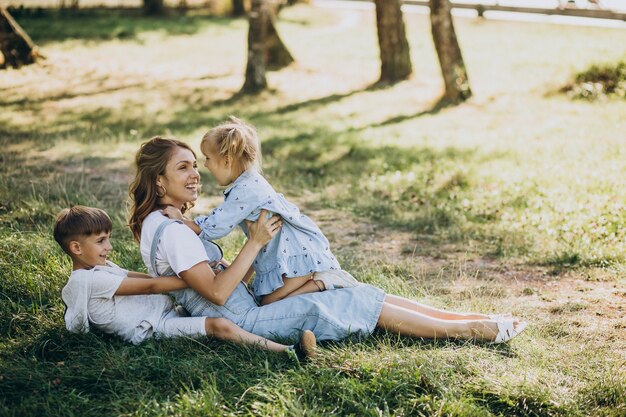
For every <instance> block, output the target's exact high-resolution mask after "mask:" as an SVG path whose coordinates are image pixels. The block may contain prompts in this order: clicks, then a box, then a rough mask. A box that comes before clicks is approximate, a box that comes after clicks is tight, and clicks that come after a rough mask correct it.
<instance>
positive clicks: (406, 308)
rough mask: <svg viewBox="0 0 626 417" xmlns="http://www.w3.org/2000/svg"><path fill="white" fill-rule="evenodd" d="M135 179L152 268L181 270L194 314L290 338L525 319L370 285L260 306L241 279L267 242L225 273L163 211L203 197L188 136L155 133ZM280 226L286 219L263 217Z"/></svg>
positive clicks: (182, 299) (483, 331)
mask: <svg viewBox="0 0 626 417" xmlns="http://www.w3.org/2000/svg"><path fill="white" fill-rule="evenodd" d="M135 162H136V165H137V173H136V176H135V179H134V181H133V182H132V184H131V186H130V195H131V198H132V208H131V215H130V222H129V224H130V227H131V230H132V231H133V234H134V236H135V239H137V240H139V241H140V247H141V255H142V258H143V260H144V262H145V263H146V265H147V267H148V270H149V272H150V274H151V275H155V276H158V275H169V274H176V275H178V276H180V277H181V278H182V279H183V280H184V281H185V282H187V284H189V286H190V287H191V288H190V289H187V290H180V291H177V292H176V293H174V294H173V295H174V296H175V298H176V300H177V301H178V302H179V303H180V304H182V305H183V306H184V307H185V308H186V309H187V310H188V311H189V312H190V313H191V315H193V316H200V315H202V316H209V317H224V318H227V319H229V320H231V321H233V322H234V323H235V324H237V325H238V326H240V327H241V328H242V329H244V330H245V331H248V332H251V333H254V334H257V335H259V336H263V337H268V338H291V337H293V336H294V335H295V334H297V333H298V332H300V331H302V330H312V331H313V332H314V333H315V335H316V337H317V338H318V339H319V340H340V339H342V338H345V337H346V336H348V335H350V334H355V333H357V334H370V333H371V332H372V331H373V329H374V328H376V327H379V328H382V329H385V330H388V331H391V332H396V333H400V334H401V335H405V336H412V337H424V338H455V339H472V340H484V341H489V342H495V343H500V342H505V341H508V340H510V339H511V338H512V337H514V336H515V335H517V334H519V333H520V332H521V331H522V330H523V328H524V327H525V323H519V322H518V321H517V320H515V319H513V318H504V317H502V316H499V317H498V320H495V319H493V318H491V317H489V316H487V315H483V314H474V313H456V312H450V311H445V310H439V309H435V308H431V307H428V306H425V305H423V304H420V303H417V302H415V301H412V300H408V299H405V298H402V297H398V296H394V295H386V294H385V293H384V292H383V291H382V290H381V289H379V288H376V287H373V286H371V285H366V284H363V285H359V286H357V287H354V288H346V289H341V290H334V291H324V292H319V293H312V294H305V295H300V296H296V297H291V298H286V299H283V300H280V301H277V302H275V303H272V304H269V305H265V306H259V305H258V304H257V302H256V300H255V299H254V298H253V296H252V295H251V294H250V292H249V291H248V288H247V286H246V284H245V283H243V282H242V280H243V279H244V278H245V277H246V276H247V275H248V271H249V270H250V266H251V264H252V262H253V260H254V258H255V257H256V255H257V253H258V252H259V250H261V249H262V246H261V245H259V244H258V243H256V242H255V241H254V240H253V239H249V240H248V241H247V242H246V244H245V245H244V246H243V248H242V250H241V252H240V253H239V254H238V255H237V257H236V259H235V261H234V262H233V263H232V265H230V266H229V267H228V268H227V269H225V270H224V271H223V272H220V273H219V274H218V275H216V274H215V272H214V271H213V270H212V268H211V266H210V265H209V261H216V260H219V258H220V257H221V256H220V254H218V255H217V256H211V258H212V259H209V256H207V252H206V249H205V247H204V245H203V243H202V241H201V240H200V238H198V236H196V235H195V233H193V232H192V231H191V229H189V228H187V227H186V226H184V225H183V224H181V223H177V222H176V221H173V220H170V219H168V218H167V217H166V216H164V215H163V213H162V212H161V210H162V209H164V208H165V207H167V206H173V207H176V208H178V209H180V210H181V211H182V212H183V213H184V212H185V211H187V210H189V209H190V208H191V207H192V206H193V203H194V202H195V201H196V199H197V198H198V185H199V181H200V175H199V174H198V170H197V163H196V157H195V153H194V152H193V150H192V149H191V148H190V147H189V146H188V145H186V144H185V143H183V142H180V141H177V140H174V139H167V138H161V137H155V138H152V139H151V140H149V141H148V142H146V143H144V144H142V145H141V148H140V149H139V151H138V152H137V155H136V158H135ZM259 222H261V223H262V225H263V226H268V227H269V228H270V229H271V230H273V232H274V233H277V232H278V229H279V228H280V220H278V219H276V218H275V217H271V218H270V219H267V218H266V216H264V215H262V216H260V220H259Z"/></svg>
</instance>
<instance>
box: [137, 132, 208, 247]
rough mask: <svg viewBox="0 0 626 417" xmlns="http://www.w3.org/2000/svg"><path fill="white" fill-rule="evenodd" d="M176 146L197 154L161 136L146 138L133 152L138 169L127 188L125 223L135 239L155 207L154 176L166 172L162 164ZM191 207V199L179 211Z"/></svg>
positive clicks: (194, 154) (157, 197)
mask: <svg viewBox="0 0 626 417" xmlns="http://www.w3.org/2000/svg"><path fill="white" fill-rule="evenodd" d="M179 147H180V148H185V149H189V150H190V151H191V153H193V156H194V158H195V157H196V153H195V152H194V151H193V149H191V148H190V147H189V145H187V144H186V143H184V142H181V141H179V140H176V139H171V138H164V137H161V136H155V137H153V138H152V139H150V140H149V141H147V142H145V143H142V144H141V147H140V148H139V150H138V151H137V154H136V155H135V166H136V167H137V172H136V174H135V179H134V180H133V182H131V183H130V186H129V188H128V194H129V195H130V199H131V207H130V218H129V220H128V226H129V227H130V230H132V232H133V236H134V238H135V240H136V241H138V242H139V239H140V237H141V226H142V224H143V221H144V220H145V218H146V217H147V216H148V215H149V214H150V213H152V212H153V211H154V210H155V209H156V207H157V206H158V202H159V196H158V195H157V191H158V187H157V184H156V181H157V177H158V176H159V175H165V167H166V166H167V163H168V162H169V160H170V158H171V157H172V154H173V153H174V151H175V150H176V148H179ZM192 207H193V202H188V203H185V205H184V206H183V207H182V209H181V211H182V212H183V213H184V212H186V211H187V210H189V209H190V208H192Z"/></svg>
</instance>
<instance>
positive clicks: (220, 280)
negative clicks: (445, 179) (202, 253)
mask: <svg viewBox="0 0 626 417" xmlns="http://www.w3.org/2000/svg"><path fill="white" fill-rule="evenodd" d="M281 225H282V221H281V219H280V218H279V217H278V216H274V217H271V218H269V219H268V218H267V216H266V215H265V210H263V215H262V216H260V218H259V220H258V221H257V222H255V223H251V224H250V225H249V226H248V227H249V231H250V238H249V239H248V240H247V241H246V243H245V244H244V246H243V248H242V249H241V251H240V252H239V254H238V255H237V257H236V258H235V260H234V261H233V263H232V264H231V265H230V266H229V267H228V269H226V270H225V271H224V272H221V273H220V274H219V275H217V276H216V275H215V274H214V273H213V270H212V269H211V267H210V266H209V264H208V263H207V262H200V263H198V264H196V265H194V266H193V267H191V268H190V269H188V270H186V271H182V272H181V273H180V276H181V278H182V279H183V280H185V282H187V283H188V284H189V286H190V287H191V288H193V289H194V290H196V291H197V292H198V293H199V294H200V295H202V296H203V297H204V298H206V299H207V300H209V301H211V302H212V303H214V304H217V305H224V304H225V303H226V300H228V297H230V295H231V294H232V292H233V291H234V290H235V288H236V287H237V285H238V284H239V282H241V280H242V279H243V277H245V276H246V274H247V272H248V270H249V269H250V267H251V266H252V262H254V259H255V258H256V256H257V254H258V253H259V251H260V250H261V249H262V248H263V246H265V244H266V243H267V242H269V241H270V240H271V239H272V238H273V237H274V236H275V235H276V234H277V233H278V231H279V230H280V227H281Z"/></svg>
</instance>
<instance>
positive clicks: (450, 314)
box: [385, 294, 491, 320]
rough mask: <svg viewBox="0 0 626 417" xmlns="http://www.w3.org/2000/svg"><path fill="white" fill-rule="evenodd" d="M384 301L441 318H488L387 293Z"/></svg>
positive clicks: (483, 315) (487, 316)
mask: <svg viewBox="0 0 626 417" xmlns="http://www.w3.org/2000/svg"><path fill="white" fill-rule="evenodd" d="M385 302H387V303H389V304H393V305H396V306H398V307H402V308H406V309H407V310H411V311H415V312H418V313H422V314H424V315H427V316H430V317H434V318H437V319H441V320H490V319H491V318H490V317H489V315H487V314H480V313H461V312H456V311H448V310H442V309H438V308H435V307H430V306H427V305H425V304H422V303H418V302H417V301H414V300H410V299H408V298H404V297H399V296H397V295H391V294H387V295H386V296H385Z"/></svg>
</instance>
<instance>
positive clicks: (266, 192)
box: [194, 170, 341, 297]
mask: <svg viewBox="0 0 626 417" xmlns="http://www.w3.org/2000/svg"><path fill="white" fill-rule="evenodd" d="M262 209H265V210H267V211H268V212H270V213H276V214H279V215H280V216H281V217H282V219H283V226H282V228H281V230H280V232H279V233H278V234H277V235H276V236H274V238H273V239H272V240H271V241H270V242H269V243H268V244H267V245H266V246H265V248H263V250H262V251H261V252H259V254H258V256H257V257H256V259H255V261H254V264H253V265H252V266H253V268H254V271H255V272H256V277H255V278H254V281H253V283H252V291H253V292H254V294H255V295H256V296H257V297H262V296H264V295H267V294H270V293H272V292H274V291H276V290H277V289H279V288H280V287H282V286H283V285H284V283H283V276H285V277H286V278H293V277H300V276H303V275H307V274H310V273H312V272H321V271H328V270H332V269H341V267H340V266H339V262H338V261H337V259H336V258H335V255H333V253H332V252H331V250H330V246H329V244H328V239H326V236H324V234H323V233H322V231H321V230H320V229H319V227H317V225H316V224H315V223H314V222H313V221H312V220H311V219H310V218H309V217H307V216H305V215H304V214H302V213H300V210H299V209H298V207H296V206H295V205H294V204H292V203H290V202H289V201H287V200H286V199H285V197H284V196H283V195H282V194H279V193H277V192H276V191H275V190H274V189H273V188H272V186H271V185H270V184H269V183H268V182H267V180H266V179H265V178H263V176H262V175H261V174H259V173H258V172H256V171H253V170H248V171H245V172H244V173H243V174H241V175H240V176H239V177H238V178H237V179H236V180H235V181H234V182H233V183H232V184H231V185H230V186H229V187H228V188H227V189H226V190H225V191H224V203H223V204H221V205H220V206H219V207H217V208H216V209H214V210H213V211H212V212H211V215H209V216H200V217H197V218H196V219H195V220H194V221H195V223H196V224H197V225H198V226H200V228H201V229H202V233H201V234H200V237H201V238H202V239H203V240H215V239H219V238H221V237H224V236H226V235H227V234H228V233H230V232H231V231H232V230H233V228H234V227H236V226H237V225H239V226H240V227H241V228H242V229H243V231H244V233H245V234H246V236H248V229H247V227H246V224H245V220H252V221H255V220H257V219H258V218H259V213H260V211H261V210H262Z"/></svg>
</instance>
